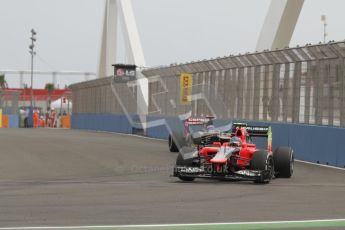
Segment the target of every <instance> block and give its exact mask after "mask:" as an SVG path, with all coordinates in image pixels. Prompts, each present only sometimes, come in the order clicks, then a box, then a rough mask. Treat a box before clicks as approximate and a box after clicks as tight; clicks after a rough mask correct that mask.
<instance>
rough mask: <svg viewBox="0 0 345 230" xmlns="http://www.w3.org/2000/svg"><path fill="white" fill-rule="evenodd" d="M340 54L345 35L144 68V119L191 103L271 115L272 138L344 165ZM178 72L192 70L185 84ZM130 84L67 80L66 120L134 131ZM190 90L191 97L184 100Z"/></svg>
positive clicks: (242, 114) (244, 116)
mask: <svg viewBox="0 0 345 230" xmlns="http://www.w3.org/2000/svg"><path fill="white" fill-rule="evenodd" d="M344 58H345V42H332V43H328V44H320V45H306V46H303V47H296V48H287V49H282V50H275V51H264V52H256V53H249V54H245V55H237V56H232V55H230V56H227V57H222V58H215V59H209V60H203V61H196V62H190V63H184V64H172V65H169V66H165V67H158V68H150V69H146V70H143V71H142V73H143V75H144V76H145V77H147V78H148V80H149V96H150V97H149V118H148V120H151V119H154V118H155V117H161V116H163V117H167V119H168V120H169V119H171V118H172V117H177V116H178V115H181V114H185V113H186V112H188V111H190V112H191V116H193V117H204V116H206V115H216V116H217V118H218V119H222V120H238V121H244V120H247V121H256V122H259V123H263V124H265V123H270V124H272V126H273V131H274V141H273V144H274V145H275V146H277V145H290V146H292V147H293V148H294V149H295V152H296V155H297V157H298V158H299V159H301V160H307V161H312V162H317V161H319V162H321V163H324V164H326V163H327V162H328V163H329V164H332V165H337V166H340V167H343V166H344V157H343V154H342V153H341V146H340V144H341V139H342V138H343V139H344V138H345V132H344V128H345V59H344ZM182 73H189V74H191V75H192V79H189V80H188V82H187V81H186V82H187V83H188V84H187V83H186V86H183V87H191V89H188V90H187V89H186V88H183V90H182V89H181V87H182V86H181V85H182V84H180V83H181V81H180V76H181V74H182ZM133 85H134V84H132V87H130V86H129V85H126V84H122V85H117V84H115V86H114V85H113V86H114V87H113V88H112V87H111V78H102V79H97V80H94V81H89V82H84V83H80V84H76V85H72V86H71V89H72V91H73V105H74V106H73V116H72V128H83V129H93V130H105V131H113V132H124V133H131V132H133V129H132V127H131V124H130V123H129V122H127V123H126V121H125V120H126V116H125V115H124V114H136V110H135V108H136V101H135V100H133V95H136V91H135V90H136V89H135V87H133ZM114 88H116V91H117V97H115V96H114V94H113V92H112V89H114ZM189 94H192V95H189ZM193 95H195V97H194V96H193ZM189 96H193V97H191V98H192V100H191V101H189V99H188V100H187V101H186V100H184V101H183V100H182V99H186V98H189ZM181 98H182V99H181ZM119 100H120V101H119ZM123 107H125V108H126V109H124V108H123ZM131 116H133V115H130V117H131ZM127 118H128V117H127ZM105 120H107V122H105V123H104V121H105ZM110 123H111V124H110ZM108 126H111V127H108ZM127 126H129V127H127ZM131 130H132V131H131ZM167 133H168V132H167V131H166V128H164V127H155V128H148V130H147V133H146V134H147V135H148V136H151V137H157V138H167Z"/></svg>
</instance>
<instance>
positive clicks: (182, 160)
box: [176, 153, 195, 181]
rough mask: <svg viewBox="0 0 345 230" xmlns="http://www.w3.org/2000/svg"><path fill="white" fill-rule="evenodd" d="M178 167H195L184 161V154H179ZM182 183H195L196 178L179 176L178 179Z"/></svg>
mask: <svg viewBox="0 0 345 230" xmlns="http://www.w3.org/2000/svg"><path fill="white" fill-rule="evenodd" d="M176 166H193V165H192V164H191V163H189V162H186V161H185V160H184V159H183V153H179V154H178V156H177V159H176ZM178 178H179V179H180V180H182V181H194V180H195V178H193V177H186V176H179V177H178Z"/></svg>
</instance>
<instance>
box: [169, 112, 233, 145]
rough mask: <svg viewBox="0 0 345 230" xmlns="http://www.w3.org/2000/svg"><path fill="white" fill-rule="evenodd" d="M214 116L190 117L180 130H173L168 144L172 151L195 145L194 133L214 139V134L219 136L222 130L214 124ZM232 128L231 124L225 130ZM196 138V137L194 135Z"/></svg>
mask: <svg viewBox="0 0 345 230" xmlns="http://www.w3.org/2000/svg"><path fill="white" fill-rule="evenodd" d="M213 120H214V117H212V116H207V117H204V118H196V117H190V118H188V119H186V120H184V122H183V131H181V130H182V128H181V130H180V131H177V130H175V131H172V132H171V134H170V135H169V139H168V146H169V151H170V152H179V150H180V149H181V148H183V147H191V146H193V135H194V136H196V135H203V136H208V137H209V139H212V136H219V135H220V134H221V131H220V130H217V129H216V128H215V127H214V125H213ZM229 130H231V126H230V127H229V128H228V130H226V131H225V132H228V131H229ZM194 138H195V137H194Z"/></svg>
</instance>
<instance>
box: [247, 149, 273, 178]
mask: <svg viewBox="0 0 345 230" xmlns="http://www.w3.org/2000/svg"><path fill="white" fill-rule="evenodd" d="M250 168H251V169H252V170H258V171H263V173H262V175H261V177H260V178H258V179H256V180H255V181H254V182H255V183H261V184H262V183H269V182H270V180H271V179H272V177H273V175H274V161H273V157H272V155H271V154H269V153H268V152H266V151H257V152H255V153H254V154H253V158H252V160H251V161H250Z"/></svg>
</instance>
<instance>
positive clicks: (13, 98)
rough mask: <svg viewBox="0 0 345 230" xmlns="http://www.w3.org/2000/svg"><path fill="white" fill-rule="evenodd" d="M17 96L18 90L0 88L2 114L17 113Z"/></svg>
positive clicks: (18, 94)
mask: <svg viewBox="0 0 345 230" xmlns="http://www.w3.org/2000/svg"><path fill="white" fill-rule="evenodd" d="M19 96H20V92H19V91H15V90H2V89H0V109H2V113H3V114H7V115H13V114H17V113H18V110H19V104H18V101H19Z"/></svg>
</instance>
